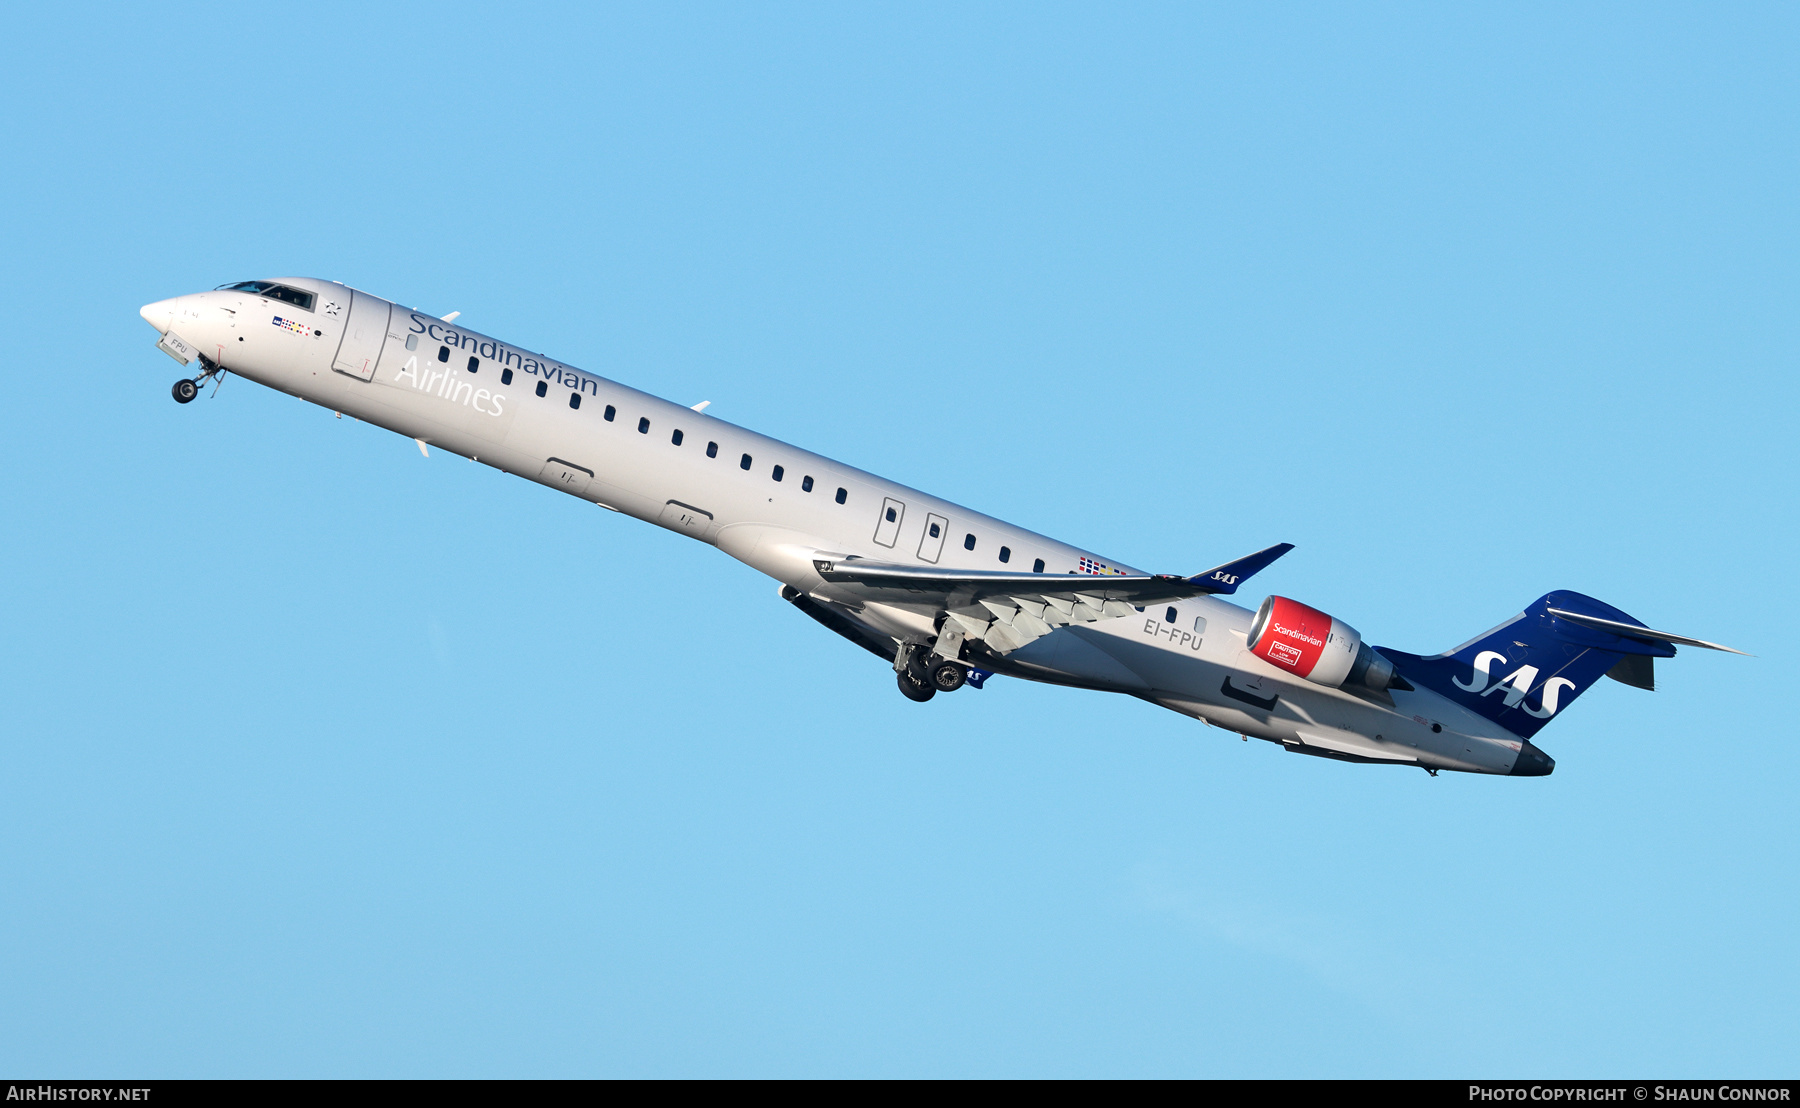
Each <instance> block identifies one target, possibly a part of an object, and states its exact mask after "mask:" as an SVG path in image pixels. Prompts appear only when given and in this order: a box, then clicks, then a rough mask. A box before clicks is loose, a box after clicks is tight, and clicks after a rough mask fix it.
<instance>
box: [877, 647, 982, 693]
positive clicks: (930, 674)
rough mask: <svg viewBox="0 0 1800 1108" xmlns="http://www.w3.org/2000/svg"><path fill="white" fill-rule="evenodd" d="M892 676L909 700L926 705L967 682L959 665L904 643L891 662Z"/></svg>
mask: <svg viewBox="0 0 1800 1108" xmlns="http://www.w3.org/2000/svg"><path fill="white" fill-rule="evenodd" d="M894 677H895V680H896V681H897V682H898V683H899V685H900V693H901V695H903V696H905V697H906V699H908V700H915V701H917V702H919V703H920V704H923V703H925V702H926V701H927V700H930V699H931V698H932V697H934V696H936V695H937V694H938V693H940V692H955V691H956V690H957V689H960V688H962V687H963V683H964V682H966V681H968V679H969V671H968V670H967V669H964V668H963V665H962V663H961V662H954V661H951V660H950V659H948V658H942V657H938V656H936V655H934V654H932V653H930V652H929V651H928V650H927V649H926V648H925V647H923V646H920V645H918V644H917V643H905V644H903V645H902V646H901V647H900V653H899V656H898V657H896V658H895V659H894Z"/></svg>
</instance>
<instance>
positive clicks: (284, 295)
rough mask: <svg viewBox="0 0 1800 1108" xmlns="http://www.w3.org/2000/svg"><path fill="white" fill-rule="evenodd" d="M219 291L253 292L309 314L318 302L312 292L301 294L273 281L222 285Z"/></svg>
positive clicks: (297, 290)
mask: <svg viewBox="0 0 1800 1108" xmlns="http://www.w3.org/2000/svg"><path fill="white" fill-rule="evenodd" d="M217 291H219V292H253V293H255V294H256V295H258V296H266V297H268V298H269V299H270V300H279V301H281V302H282V303H284V304H292V305H293V306H294V307H296V308H305V309H306V310H307V311H309V312H310V311H312V310H313V304H314V303H315V302H317V300H318V298H317V297H315V296H314V295H313V294H312V293H310V292H301V291H300V290H299V289H295V288H289V287H288V286H286V285H278V284H276V283H275V282H273V281H239V282H238V283H237V284H235V285H220V286H219V287H218V289H217Z"/></svg>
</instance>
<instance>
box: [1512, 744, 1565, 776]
mask: <svg viewBox="0 0 1800 1108" xmlns="http://www.w3.org/2000/svg"><path fill="white" fill-rule="evenodd" d="M1554 769H1556V759H1555V758H1552V757H1550V755H1548V754H1545V753H1544V752H1543V751H1541V750H1539V749H1538V748H1537V747H1535V746H1532V745H1531V744H1530V743H1526V744H1525V745H1524V746H1523V747H1522V748H1521V749H1520V750H1519V756H1518V757H1517V758H1516V759H1514V760H1513V768H1512V773H1511V774H1510V776H1513V777H1548V776H1550V773H1551V771H1552V770H1554Z"/></svg>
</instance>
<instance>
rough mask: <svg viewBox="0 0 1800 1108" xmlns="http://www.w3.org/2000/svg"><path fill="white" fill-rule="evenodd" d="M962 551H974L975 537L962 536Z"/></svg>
mask: <svg viewBox="0 0 1800 1108" xmlns="http://www.w3.org/2000/svg"><path fill="white" fill-rule="evenodd" d="M963 549H964V550H973V549H975V536H974V535H964V536H963Z"/></svg>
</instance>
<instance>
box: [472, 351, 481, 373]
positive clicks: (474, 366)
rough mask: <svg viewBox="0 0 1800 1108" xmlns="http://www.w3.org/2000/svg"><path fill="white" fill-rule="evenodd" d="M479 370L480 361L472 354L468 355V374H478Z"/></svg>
mask: <svg viewBox="0 0 1800 1108" xmlns="http://www.w3.org/2000/svg"><path fill="white" fill-rule="evenodd" d="M480 370H481V359H480V358H477V357H476V356H475V355H473V354H471V355H469V372H470V373H478V372H480Z"/></svg>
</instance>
